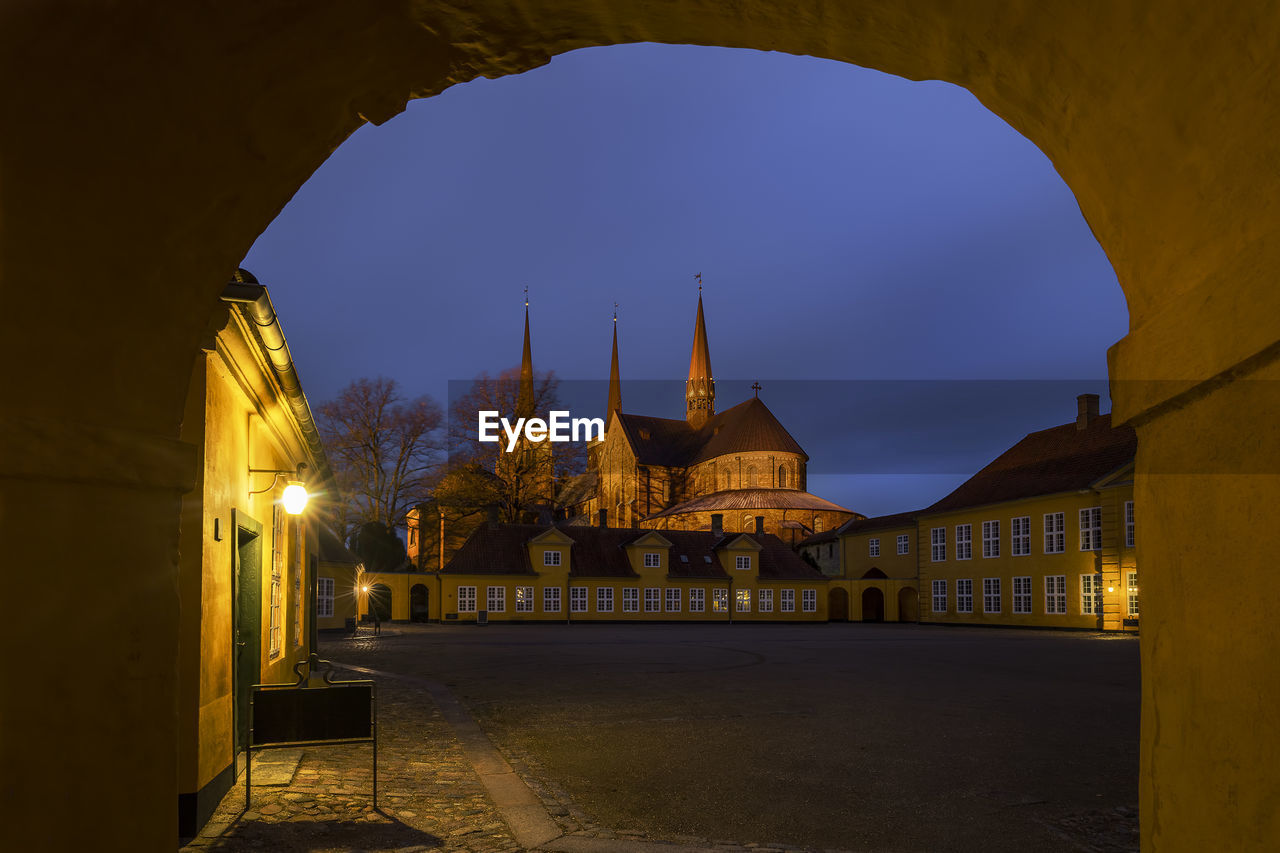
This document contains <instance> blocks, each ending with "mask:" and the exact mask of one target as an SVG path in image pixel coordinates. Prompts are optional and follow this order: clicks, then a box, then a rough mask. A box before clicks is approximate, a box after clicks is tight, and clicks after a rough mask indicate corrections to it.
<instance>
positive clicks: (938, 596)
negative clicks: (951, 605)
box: [933, 580, 947, 613]
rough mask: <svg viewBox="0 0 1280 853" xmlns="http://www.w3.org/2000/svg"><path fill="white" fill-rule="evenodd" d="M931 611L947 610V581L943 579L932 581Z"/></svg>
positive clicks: (942, 611)
mask: <svg viewBox="0 0 1280 853" xmlns="http://www.w3.org/2000/svg"><path fill="white" fill-rule="evenodd" d="M933 612H934V613H946V612H947V582H946V581H944V580H936V581H934V582H933Z"/></svg>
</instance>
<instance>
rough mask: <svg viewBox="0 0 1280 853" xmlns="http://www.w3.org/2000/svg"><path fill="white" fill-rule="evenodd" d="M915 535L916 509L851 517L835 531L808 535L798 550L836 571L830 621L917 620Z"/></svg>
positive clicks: (918, 614) (827, 571)
mask: <svg viewBox="0 0 1280 853" xmlns="http://www.w3.org/2000/svg"><path fill="white" fill-rule="evenodd" d="M915 540H916V522H915V514H914V513H899V514H897V515H885V516H880V517H878V518H865V519H854V520H852V521H849V522H846V523H845V524H844V525H842V526H841V527H840V529H839V530H837V531H835V532H834V533H833V534H829V535H818V536H812V537H810V538H809V539H806V540H805V541H804V542H803V543H801V547H800V550H801V553H804V554H807V555H808V556H809V557H810V559H812V560H814V561H815V562H818V563H819V564H820V565H821V566H823V567H824V572H826V573H829V574H832V575H833V576H834V577H833V578H832V581H831V587H832V596H831V605H830V607H831V619H832V620H833V621H840V620H844V619H848V620H850V621H854V622H885V621H887V622H916V621H918V620H919V618H920V606H919V590H920V584H919V579H918V576H917V572H918V567H917V565H916V555H917V548H916V544H915ZM837 589H839V590H842V591H843V592H844V593H845V596H841V595H839V594H837V593H836V592H835V590H837Z"/></svg>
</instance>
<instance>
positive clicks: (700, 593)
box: [689, 587, 707, 613]
mask: <svg viewBox="0 0 1280 853" xmlns="http://www.w3.org/2000/svg"><path fill="white" fill-rule="evenodd" d="M706 609H707V591H706V590H705V589H703V588H702V587H695V588H693V589H691V590H689V612H690V613H702V612H703V611H705V610H706Z"/></svg>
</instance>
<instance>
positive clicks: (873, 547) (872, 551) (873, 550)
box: [867, 539, 880, 557]
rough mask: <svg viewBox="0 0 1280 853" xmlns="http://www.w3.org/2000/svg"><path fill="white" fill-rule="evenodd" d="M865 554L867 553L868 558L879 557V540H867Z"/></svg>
mask: <svg viewBox="0 0 1280 853" xmlns="http://www.w3.org/2000/svg"><path fill="white" fill-rule="evenodd" d="M867 552H868V553H867V556H869V557H879V556H880V540H879V539H868V540H867Z"/></svg>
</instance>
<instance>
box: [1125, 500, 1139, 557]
mask: <svg viewBox="0 0 1280 853" xmlns="http://www.w3.org/2000/svg"><path fill="white" fill-rule="evenodd" d="M1137 542H1138V537H1137V536H1136V535H1135V533H1134V526H1133V501H1125V502H1124V547H1126V548H1133V547H1134V546H1135V545H1136V544H1137Z"/></svg>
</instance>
